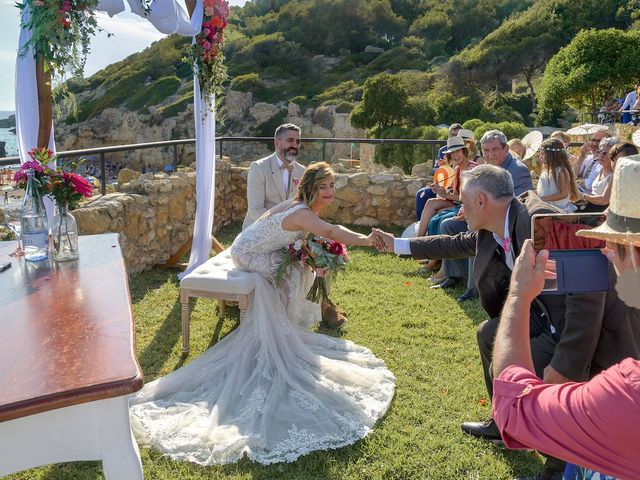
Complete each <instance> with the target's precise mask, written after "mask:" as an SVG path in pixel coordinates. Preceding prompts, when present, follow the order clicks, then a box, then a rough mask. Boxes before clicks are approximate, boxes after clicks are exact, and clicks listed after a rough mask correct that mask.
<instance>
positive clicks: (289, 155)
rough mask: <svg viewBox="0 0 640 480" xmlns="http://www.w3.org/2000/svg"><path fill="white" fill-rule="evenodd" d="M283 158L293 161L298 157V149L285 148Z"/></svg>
mask: <svg viewBox="0 0 640 480" xmlns="http://www.w3.org/2000/svg"><path fill="white" fill-rule="evenodd" d="M284 158H285V160H286V161H287V162H289V163H291V162H295V161H296V160H297V159H298V149H297V148H290V149H289V150H287V151H286V152H285V154H284Z"/></svg>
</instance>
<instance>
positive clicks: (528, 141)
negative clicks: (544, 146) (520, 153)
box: [521, 130, 542, 160]
mask: <svg viewBox="0 0 640 480" xmlns="http://www.w3.org/2000/svg"><path fill="white" fill-rule="evenodd" d="M521 141H522V144H523V145H524V146H525V148H526V149H527V151H526V152H524V157H523V158H522V160H527V159H529V158H531V157H533V156H534V155H535V154H536V153H537V152H538V149H539V148H540V144H541V143H542V132H539V131H538V130H531V131H530V132H529V133H527V134H526V135H525V136H524V138H523V139H522V140H521Z"/></svg>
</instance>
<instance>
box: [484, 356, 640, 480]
mask: <svg viewBox="0 0 640 480" xmlns="http://www.w3.org/2000/svg"><path fill="white" fill-rule="evenodd" d="M493 386H494V396H493V418H494V419H495V421H496V424H497V425H498V428H499V429H500V432H501V433H502V438H503V440H504V443H505V444H506V445H507V446H508V447H509V448H515V449H518V448H535V449H536V450H539V451H541V452H544V453H547V454H550V455H553V456H555V457H558V458H561V459H563V460H567V461H569V462H571V463H575V464H576V465H581V466H583V467H588V468H591V469H593V470H595V471H598V472H602V473H606V474H609V475H613V476H615V477H618V478H621V479H640V362H639V361H638V360H633V359H631V358H627V359H625V360H623V361H622V362H620V363H619V364H617V365H614V366H612V367H611V368H608V369H607V370H605V371H604V372H602V373H601V374H600V375H597V376H596V377H594V378H593V379H592V380H591V381H589V382H586V383H565V384H562V385H553V384H544V383H542V381H541V380H540V379H539V378H538V377H536V375H535V374H534V373H532V372H530V371H528V370H527V369H525V368H522V367H518V366H513V365H512V366H510V367H508V368H506V369H505V370H504V371H503V372H502V373H501V374H500V376H499V377H498V378H497V379H495V380H494V382H493Z"/></svg>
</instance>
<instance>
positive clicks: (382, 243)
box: [369, 228, 395, 252]
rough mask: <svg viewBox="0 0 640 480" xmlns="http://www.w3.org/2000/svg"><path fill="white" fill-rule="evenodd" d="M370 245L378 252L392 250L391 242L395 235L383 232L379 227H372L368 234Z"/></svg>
mask: <svg viewBox="0 0 640 480" xmlns="http://www.w3.org/2000/svg"><path fill="white" fill-rule="evenodd" d="M369 240H370V241H371V246H373V247H374V248H375V249H376V250H378V251H379V252H393V242H394V240H395V237H394V236H393V235H391V234H390V233H387V232H383V231H382V230H380V229H379V228H374V229H372V230H371V233H370V234H369Z"/></svg>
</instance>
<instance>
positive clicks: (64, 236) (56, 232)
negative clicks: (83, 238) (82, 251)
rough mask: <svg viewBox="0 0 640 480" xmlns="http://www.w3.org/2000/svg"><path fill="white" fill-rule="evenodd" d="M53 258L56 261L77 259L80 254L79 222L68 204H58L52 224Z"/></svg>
mask: <svg viewBox="0 0 640 480" xmlns="http://www.w3.org/2000/svg"><path fill="white" fill-rule="evenodd" d="M51 233H52V236H53V259H54V260H55V261H56V262H67V261H69V260H76V259H77V258H78V256H79V254H78V223H77V222H76V219H75V218H73V215H71V214H70V213H69V206H68V205H56V213H55V215H54V216H53V224H52V226H51Z"/></svg>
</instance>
